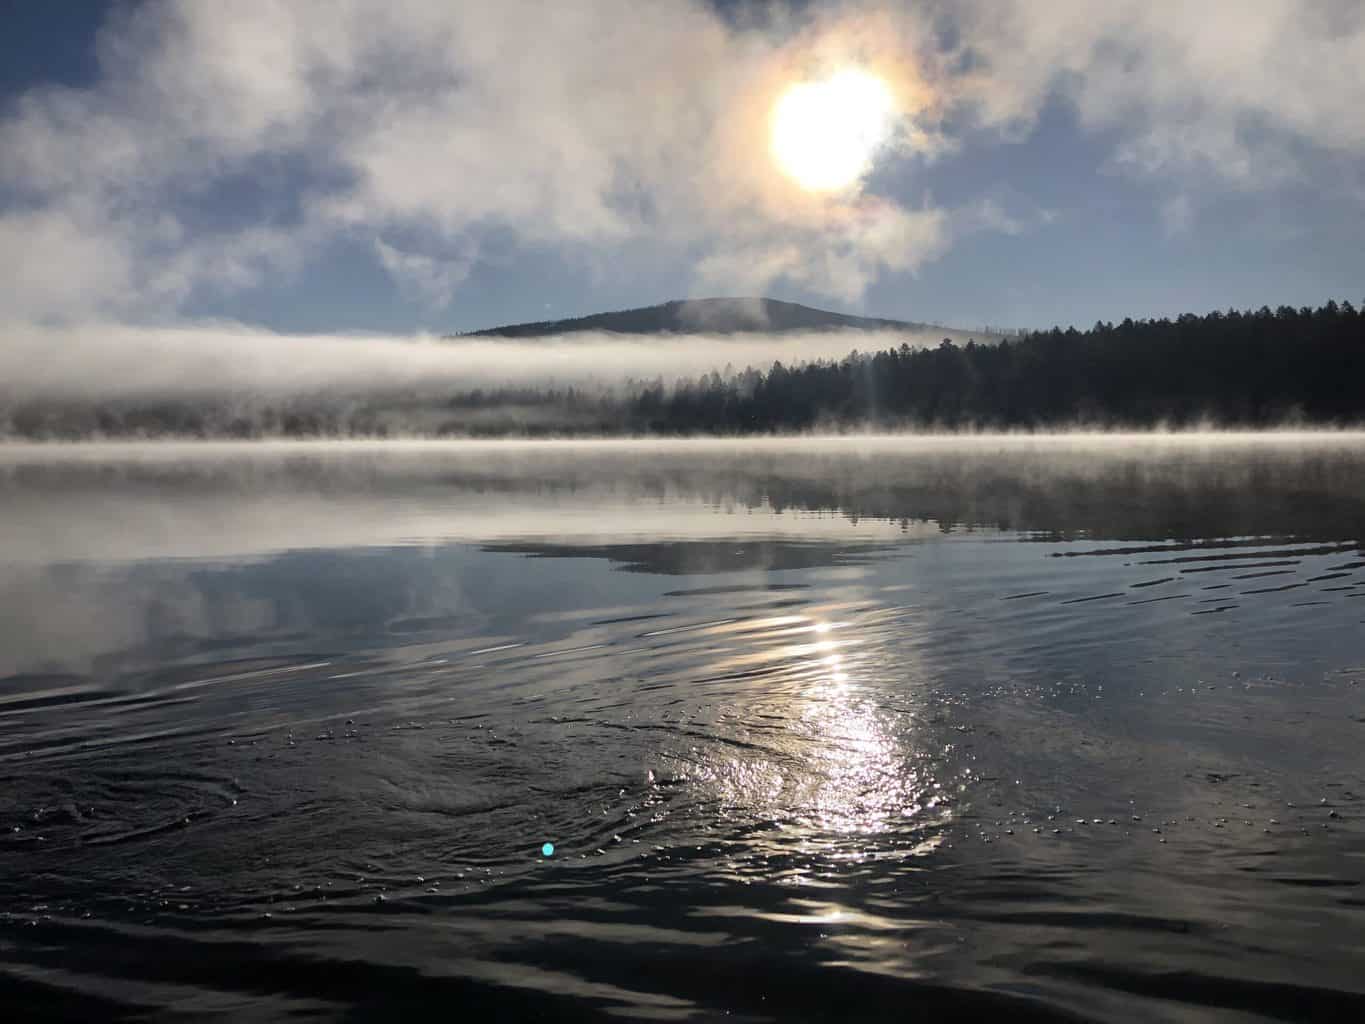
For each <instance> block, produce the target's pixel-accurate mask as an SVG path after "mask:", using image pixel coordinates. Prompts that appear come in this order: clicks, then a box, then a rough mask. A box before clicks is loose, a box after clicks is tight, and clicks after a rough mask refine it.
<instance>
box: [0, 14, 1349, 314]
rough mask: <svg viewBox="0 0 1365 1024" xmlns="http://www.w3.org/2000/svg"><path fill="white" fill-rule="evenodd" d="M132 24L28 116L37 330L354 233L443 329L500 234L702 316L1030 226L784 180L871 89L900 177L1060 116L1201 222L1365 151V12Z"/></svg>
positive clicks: (993, 215)
mask: <svg viewBox="0 0 1365 1024" xmlns="http://www.w3.org/2000/svg"><path fill="white" fill-rule="evenodd" d="M115 10H116V12H117V13H116V14H114V15H112V16H111V18H110V20H109V21H108V23H107V24H106V25H105V26H104V27H103V29H102V31H101V33H100V37H99V43H98V56H99V75H98V79H97V81H96V82H95V84H94V85H93V86H92V87H90V88H86V89H71V88H65V87H53V86H42V87H38V88H35V89H34V90H32V91H30V92H28V93H26V94H24V95H22V96H20V97H18V98H17V99H15V100H14V101H13V102H12V103H11V104H10V105H9V106H8V107H7V108H6V109H5V111H4V112H3V115H0V194H3V195H4V196H6V197H7V198H6V202H5V205H4V206H3V207H0V240H3V241H4V242H5V244H4V245H3V247H0V278H4V279H5V283H4V284H0V298H3V299H4V300H5V302H6V309H7V310H8V312H9V315H10V316H12V317H16V318H19V319H38V320H52V319H63V318H65V319H68V320H72V321H79V320H82V319H85V318H89V317H92V316H94V317H109V316H113V317H117V318H123V319H129V318H131V319H147V318H161V317H165V316H166V315H168V314H173V313H174V311H175V310H177V309H179V308H182V307H184V306H185V304H186V303H188V302H189V301H190V300H192V299H193V298H194V297H196V296H198V295H201V294H203V293H205V292H220V293H221V292H231V291H234V290H241V289H249V288H251V287H253V286H255V285H256V284H257V283H258V282H260V281H262V280H264V279H266V278H274V277H277V276H278V275H281V274H288V273H290V272H292V271H294V270H295V269H297V268H298V267H300V266H302V265H304V264H305V263H306V262H307V261H308V260H309V259H311V258H313V257H314V256H316V255H317V254H318V253H319V252H321V251H323V248H324V246H325V244H326V243H327V242H328V241H329V240H331V239H335V238H338V237H341V238H346V239H350V240H354V239H356V238H359V239H362V240H364V241H365V242H366V243H367V244H369V245H371V246H372V250H373V251H374V253H375V254H376V260H377V262H379V263H380V264H381V265H382V266H383V267H384V269H385V270H387V272H388V273H389V274H390V275H391V276H393V278H394V279H395V281H396V282H397V283H398V284H399V286H400V288H404V289H406V292H407V294H409V295H412V296H416V297H418V298H420V299H421V300H422V301H423V302H425V303H427V304H428V305H430V306H431V307H433V308H440V307H441V306H443V305H445V304H447V303H448V302H449V301H450V300H451V296H452V295H453V294H454V293H455V292H456V290H457V289H458V288H459V286H460V284H461V283H462V282H463V281H464V280H466V278H467V276H468V274H469V273H470V272H471V270H472V268H473V266H474V264H475V260H476V258H477V251H478V249H477V242H476V240H477V239H478V238H479V237H480V236H481V235H483V234H484V233H486V232H490V231H492V232H501V233H503V234H505V235H507V236H508V237H512V238H515V239H516V240H518V241H519V242H520V243H521V244H523V245H526V246H530V247H536V248H541V249H547V250H550V251H554V252H558V253H560V254H561V255H562V256H563V257H564V258H565V259H567V260H572V261H579V260H580V259H582V258H583V257H582V256H581V255H580V254H583V253H603V252H608V251H630V249H631V247H638V246H642V245H648V246H651V247H654V248H655V249H658V250H663V251H667V252H671V253H675V254H677V256H678V258H680V259H688V260H691V261H692V265H693V267H694V268H695V280H694V281H693V282H692V287H693V288H694V289H695V290H697V291H707V292H710V291H717V290H721V291H725V292H730V293H734V292H737V291H761V290H764V289H765V288H766V287H767V286H768V285H769V284H770V283H772V282H773V281H775V280H784V281H787V282H790V283H793V284H797V285H800V286H802V287H804V288H806V289H808V290H810V291H812V292H817V293H823V294H826V295H830V296H836V297H839V298H841V299H845V300H853V299H856V298H858V297H859V296H860V295H861V294H862V293H863V291H864V290H865V289H866V288H867V287H868V285H869V284H871V283H872V282H874V281H875V280H877V278H878V277H880V276H881V275H883V274H886V273H888V272H891V273H895V272H913V271H914V270H915V269H916V268H918V267H920V266H922V265H923V264H924V263H925V262H927V261H929V260H932V259H935V258H937V257H938V256H940V255H941V254H942V253H944V252H945V251H946V250H947V249H948V248H949V247H950V246H951V244H952V240H953V239H954V238H955V237H959V236H960V235H961V234H963V233H964V232H965V231H967V230H1003V231H1014V230H1020V229H1026V228H1027V226H1028V222H1029V219H1028V218H1024V219H1023V220H1021V219H1020V218H1019V217H1018V216H1017V215H1011V214H1007V213H1006V211H1005V210H1004V209H1003V208H1002V209H996V210H992V209H991V208H990V206H989V200H987V201H985V203H984V205H982V206H979V207H976V208H975V209H976V213H975V214H970V213H969V212H968V211H971V210H972V209H973V207H972V205H971V204H970V203H968V204H967V205H966V206H964V207H963V208H962V209H961V210H943V209H939V208H937V207H935V206H933V205H932V204H929V203H926V202H925V201H923V200H922V199H920V200H918V201H916V202H913V203H902V202H897V201H894V200H892V199H890V198H888V197H885V196H881V197H878V196H875V195H873V194H871V193H868V192H861V193H860V192H858V191H856V190H855V191H854V192H853V193H852V194H849V195H844V196H835V197H829V196H812V195H808V194H804V193H802V192H800V190H798V189H797V188H796V187H795V186H794V185H792V184H791V183H790V182H789V181H787V180H786V179H785V178H783V177H782V176H781V174H780V173H779V172H778V171H777V170H776V168H775V167H774V166H773V165H772V161H771V160H769V159H768V157H767V153H766V134H767V132H766V126H767V117H768V113H769V110H770V109H771V105H772V103H773V100H774V99H775V97H776V96H777V95H778V94H779V93H780V90H781V89H782V88H783V87H785V85H787V84H788V83H790V82H792V81H794V80H797V79H799V78H800V77H801V76H803V75H806V74H809V73H812V72H815V71H819V70H820V69H822V68H827V67H833V66H837V65H838V64H839V63H840V62H844V61H849V60H858V61H861V62H864V63H867V64H869V65H871V66H872V67H873V68H874V69H875V70H876V71H877V72H878V73H879V74H881V75H883V76H884V77H885V78H886V79H887V80H888V81H889V82H890V83H891V86H892V88H893V90H894V92H895V94H896V95H897V97H898V100H899V102H900V104H901V106H902V109H903V110H904V112H905V114H906V118H905V121H904V123H903V124H902V125H901V130H900V131H899V132H898V133H897V135H896V137H895V142H894V144H893V145H892V146H891V147H890V149H889V150H888V151H887V152H886V153H884V154H883V159H884V160H885V161H887V162H895V161H898V160H901V161H911V162H913V161H928V160H933V159H938V158H941V157H943V156H945V155H947V154H950V153H952V152H953V151H954V148H955V147H956V146H958V145H960V144H961V139H960V138H955V137H953V135H954V130H956V128H960V127H961V126H963V125H970V126H973V127H974V128H975V129H976V130H978V131H984V132H985V133H987V134H991V133H994V135H995V136H997V137H998V139H1000V140H1009V139H1014V138H1019V137H1022V136H1026V135H1027V134H1028V133H1029V132H1030V131H1031V129H1032V126H1033V125H1034V124H1035V123H1036V121H1037V118H1038V116H1039V114H1040V112H1041V111H1042V110H1043V109H1044V108H1045V107H1046V105H1047V104H1048V103H1049V102H1050V101H1052V100H1054V99H1055V98H1057V97H1063V98H1065V99H1066V100H1067V101H1069V102H1070V103H1071V104H1072V105H1073V106H1074V108H1075V110H1076V111H1077V112H1078V115H1079V117H1080V121H1081V124H1082V125H1083V127H1084V128H1085V129H1086V130H1090V131H1095V132H1100V133H1103V134H1104V136H1105V138H1112V140H1113V144H1112V150H1111V163H1112V166H1113V167H1114V168H1115V169H1116V170H1118V171H1120V172H1122V173H1125V174H1131V175H1135V176H1138V177H1141V178H1151V179H1157V180H1160V181H1162V182H1166V183H1169V184H1171V185H1172V186H1174V187H1173V188H1172V189H1171V191H1180V192H1182V193H1183V192H1185V191H1189V190H1193V189H1194V188H1196V187H1199V186H1200V185H1201V184H1204V185H1208V186H1209V187H1212V185H1210V184H1209V183H1216V185H1217V186H1218V187H1227V186H1229V185H1230V186H1232V187H1235V188H1239V189H1246V190H1254V189H1262V188H1273V187H1275V186H1277V185H1278V184H1282V183H1284V182H1286V181H1296V180H1303V179H1304V178H1306V177H1311V175H1312V168H1313V166H1314V159H1315V155H1316V154H1328V155H1335V156H1336V157H1338V158H1358V157H1359V156H1360V155H1361V154H1362V152H1365V96H1363V95H1362V93H1363V92H1365V89H1363V88H1362V84H1361V80H1360V77H1359V68H1360V67H1361V66H1365V8H1362V6H1361V5H1360V4H1359V3H1358V2H1357V0H1208V2H1205V3H1202V4H1189V3H1186V2H1183V0H1110V2H1107V3H1105V4H1099V5H1097V4H1094V3H1090V2H1087V0H1050V2H1048V3H1046V4H1043V3H1037V2H1024V0H956V2H952V0H942V2H939V3H935V4H924V5H913V6H912V5H904V4H893V3H890V2H889V0H849V2H845V3H841V4H834V5H832V6H830V7H827V8H815V7H808V8H801V9H800V10H799V11H796V10H793V11H787V12H786V13H783V11H782V9H775V8H773V7H771V6H766V7H762V8H758V7H755V8H740V11H739V14H738V15H732V16H731V17H729V18H723V17H721V16H720V15H719V14H718V13H717V11H716V10H715V9H714V8H713V7H711V6H708V5H706V4H704V3H702V2H700V0H685V2H678V3H669V4H639V3H636V2H633V0H578V2H575V3H561V4H544V3H539V2H534V0H500V2H498V3H460V4H454V3H442V2H437V0H384V2H380V0H239V2H235V3H230V4H215V3H198V2H192V0H148V2H145V3H141V4H137V5H129V6H127V7H119V8H115ZM950 127H953V130H950ZM244 183H249V184H251V185H252V186H253V188H254V190H255V193H261V195H259V196H257V198H255V199H247V198H244V197H243V193H246V192H251V191H252V190H251V189H246V188H244V187H243V186H244ZM255 193H253V194H255ZM413 238H421V239H423V240H424V242H423V244H421V245H416V246H415V247H414V246H413V245H410V244H409V243H408V242H406V241H405V242H403V243H401V244H400V243H398V242H395V241H394V240H395V239H405V240H408V239H413ZM428 243H430V244H428Z"/></svg>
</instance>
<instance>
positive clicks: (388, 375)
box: [0, 324, 972, 401]
mask: <svg viewBox="0 0 1365 1024" xmlns="http://www.w3.org/2000/svg"><path fill="white" fill-rule="evenodd" d="M969 337H972V335H969V334H968V333H967V332H964V331H959V330H953V329H949V328H944V329H941V330H938V329H935V330H932V331H925V332H919V333H916V332H912V331H899V330H897V331H857V330H849V331H828V332H809V333H806V332H801V333H787V334H746V335H703V334H699V335H686V336H683V335H623V334H607V333H576V334H573V335H568V336H563V337H549V338H543V339H535V340H506V339H497V338H453V339H447V338H439V337H436V336H432V335H417V336H408V337H395V336H382V335H351V334H338V335H327V334H278V333H274V332H271V331H266V330H261V329H256V328H251V327H247V326H242V325H238V324H224V325H214V326H202V325H196V326H189V327H130V326H125V325H116V324H91V325H87V326H77V327H65V326H63V327H40V326H21V327H11V328H9V329H7V330H6V331H5V332H4V340H3V343H2V344H0V397H4V398H8V399H10V400H11V401H14V400H34V399H125V398H156V397H165V398H176V397H188V396H211V395H241V394H252V395H265V396H284V395H291V394H319V393H325V394H328V395H331V396H337V395H363V394H369V393H375V392H383V391H389V390H395V389H404V390H406V389H413V388H417V389H423V390H425V389H427V388H430V389H432V390H438V391H439V390H445V391H452V390H454V391H458V390H467V389H470V388H487V387H499V388H513V387H523V386H525V387H545V386H549V385H557V386H566V385H574V386H584V385H591V384H597V385H603V386H611V385H616V384H620V383H623V382H625V381H626V380H628V379H635V380H653V379H655V378H660V377H661V378H663V380H664V381H665V383H671V382H672V381H673V380H674V379H676V378H678V377H689V378H691V377H698V376H700V375H702V374H706V373H709V372H710V371H712V370H724V369H725V368H726V367H727V366H729V367H732V368H733V369H735V370H742V369H744V368H745V367H748V366H753V367H756V368H760V369H766V368H768V367H769V366H771V365H772V363H773V362H774V361H778V360H780V361H781V362H783V363H784V364H787V365H792V364H796V363H804V362H810V361H812V360H818V359H838V358H842V357H844V356H846V355H848V354H849V352H850V351H852V350H855V349H857V350H860V351H863V352H873V351H878V350H881V349H888V348H893V347H898V346H900V345H902V344H906V343H908V344H910V345H911V346H912V347H922V346H928V345H934V344H937V343H938V342H940V341H941V340H942V339H943V338H952V339H953V340H955V341H959V342H963V341H966V340H967V339H968V338H969Z"/></svg>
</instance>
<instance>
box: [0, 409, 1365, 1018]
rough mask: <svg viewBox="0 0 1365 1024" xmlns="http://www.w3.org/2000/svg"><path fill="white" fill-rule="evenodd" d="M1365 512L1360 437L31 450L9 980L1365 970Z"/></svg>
mask: <svg viewBox="0 0 1365 1024" xmlns="http://www.w3.org/2000/svg"><path fill="white" fill-rule="evenodd" d="M1363 541H1365V438H1362V437H1360V436H1358V435H1357V436H1355V437H1354V438H1351V437H1339V438H1336V439H1321V438H1319V439H1311V438H1279V439H1273V440H1268V441H1267V440H1262V441H1259V442H1253V441H1248V440H1246V439H1235V438H1232V439H1230V438H1203V439H1195V440H1187V441H1181V442H1176V441H1170V440H1166V441H1148V442H1143V443H1132V442H1129V443H1121V442H1112V441H1111V442H1094V441H1069V442H1062V441H1056V440H1053V441H1046V440H1038V441H1019V440H1016V441H1009V442H1001V441H996V440H986V439H983V440H977V441H973V442H960V443H959V442H946V441H931V442H926V441H921V442H909V441H897V442H878V443H864V442H854V441H840V442H823V443H817V442H786V443H746V444H735V445H727V444H721V443H711V444H671V445H632V444H624V443H622V444H600V445H591V444H584V445H561V446H556V445H541V446H533V445H530V446H518V445H505V444H503V445H499V444H488V445H465V444H450V445H443V446H430V445H426V446H423V445H401V444H391V445H375V446H363V445H342V444H338V445H332V446H313V447H308V446H292V447H275V448H272V447H259V446H258V447H252V446H245V445H244V446H241V447H232V446H219V447H204V448H198V449H196V448H186V447H178V448H171V447H149V448H144V449H138V448H105V449H100V448H69V449H60V450H52V449H33V448H29V449H0V778H3V786H0V827H2V828H3V833H0V1006H3V1007H4V1008H5V1016H6V1019H10V1020H32V1019H44V1018H47V1017H60V1018H70V1019H80V1020H89V1019H114V1018H121V1017H129V1018H137V1019H156V1020H174V1019H202V1018H206V1017H212V1016H214V1015H219V1016H222V1017H226V1018H230V1019H232V1020H272V1019H277V1018H281V1017H286V1016H290V1015H298V1016H308V1017H315V1018H320V1019H358V1018H368V1017H371V1016H374V1017H379V1016H383V1015H394V1016H396V1015H397V1014H398V1013H399V1012H402V1013H404V1014H406V1016H407V1017H409V1018H421V1019H425V1018H427V1017H440V1018H442V1019H469V1020H480V1019H493V1020H516V1019H526V1018H542V1019H560V1018H566V1019H592V1018H597V1017H601V1016H611V1017H615V1018H617V1019H622V1018H624V1019H652V1020H709V1019H716V1018H720V1017H727V1019H730V1020H754V1021H757V1020H878V1021H880V1020H889V1019H959V1018H960V1019H979V1018H980V1017H982V1016H983V1015H986V1016H998V1017H1001V1018H1005V1019H1028V1018H1031V1017H1037V1018H1049V1017H1053V1016H1056V1017H1061V1018H1071V1017H1075V1018H1083V1019H1092V1018H1099V1019H1112V1020H1171V1021H1176V1020H1180V1021H1183V1020H1206V1019H1212V1020H1253V1019H1320V1020H1340V1019H1361V1018H1362V1017H1363V1016H1365V887H1362V882H1363V881H1365V629H1363V628H1362V620H1365V552H1363V551H1362V542H1363ZM546 842H552V843H553V844H554V847H555V850H554V854H553V856H551V857H545V856H544V855H543V854H542V852H541V845H542V844H543V843H546Z"/></svg>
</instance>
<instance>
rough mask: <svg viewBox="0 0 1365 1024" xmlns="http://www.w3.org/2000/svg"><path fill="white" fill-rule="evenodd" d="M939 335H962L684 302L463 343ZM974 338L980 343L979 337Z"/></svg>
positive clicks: (758, 306) (495, 330)
mask: <svg viewBox="0 0 1365 1024" xmlns="http://www.w3.org/2000/svg"><path fill="white" fill-rule="evenodd" d="M840 329H846V330H860V331H927V330H932V331H944V332H945V336H955V335H959V334H964V335H965V333H966V332H963V331H958V330H955V329H953V328H941V327H933V326H930V325H929V324H918V323H910V322H907V321H904V320H882V319H877V318H873V317H865V316H852V315H850V314H848V313H833V312H830V311H829V310H827V309H815V308H813V307H811V306H802V305H800V304H799V303H796V302H779V301H778V300H776V299H760V298H717V299H683V300H675V301H673V302H664V303H661V304H660V305H657V306H643V307H641V308H640V309H622V310H618V311H616V312H613V313H594V314H593V315H591V316H580V317H575V318H573V319H571V320H542V321H538V322H536V323H529V324H509V325H507V326H505V327H490V328H488V329H487V330H482V331H470V332H468V333H467V334H464V335H461V336H462V337H498V338H538V337H548V336H550V335H555V334H574V333H576V332H580V331H609V332H612V333H616V334H743V333H749V332H763V333H768V334H772V333H785V332H791V331H828V330H840ZM976 337H978V338H983V337H985V335H983V333H982V332H976Z"/></svg>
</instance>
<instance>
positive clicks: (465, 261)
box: [374, 238, 476, 309]
mask: <svg viewBox="0 0 1365 1024" xmlns="http://www.w3.org/2000/svg"><path fill="white" fill-rule="evenodd" d="M374 246H375V251H376V252H377V253H378V254H379V262H380V263H381V264H382V265H383V267H384V270H385V271H386V272H387V273H388V275H389V276H390V277H391V278H393V279H394V281H395V282H396V283H397V285H398V287H399V288H400V289H401V290H402V291H403V293H404V294H405V295H408V296H411V297H414V298H416V299H419V300H420V301H422V302H424V303H426V304H427V305H428V306H431V307H433V308H435V309H443V308H445V307H446V306H448V305H450V300H451V299H453V298H454V297H455V289H456V288H458V287H459V286H460V285H461V283H463V281H464V279H465V278H467V277H468V276H469V272H470V271H471V270H472V269H473V267H474V260H475V252H476V250H475V247H474V245H473V244H472V243H469V242H466V244H465V245H464V247H463V248H464V251H463V252H462V253H460V255H458V256H456V257H454V258H448V259H437V258H436V257H434V256H426V255H423V254H422V253H418V252H406V251H404V250H402V249H399V248H396V247H395V246H392V245H389V244H388V243H387V242H385V241H384V240H383V239H382V238H376V239H375V240H374Z"/></svg>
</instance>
